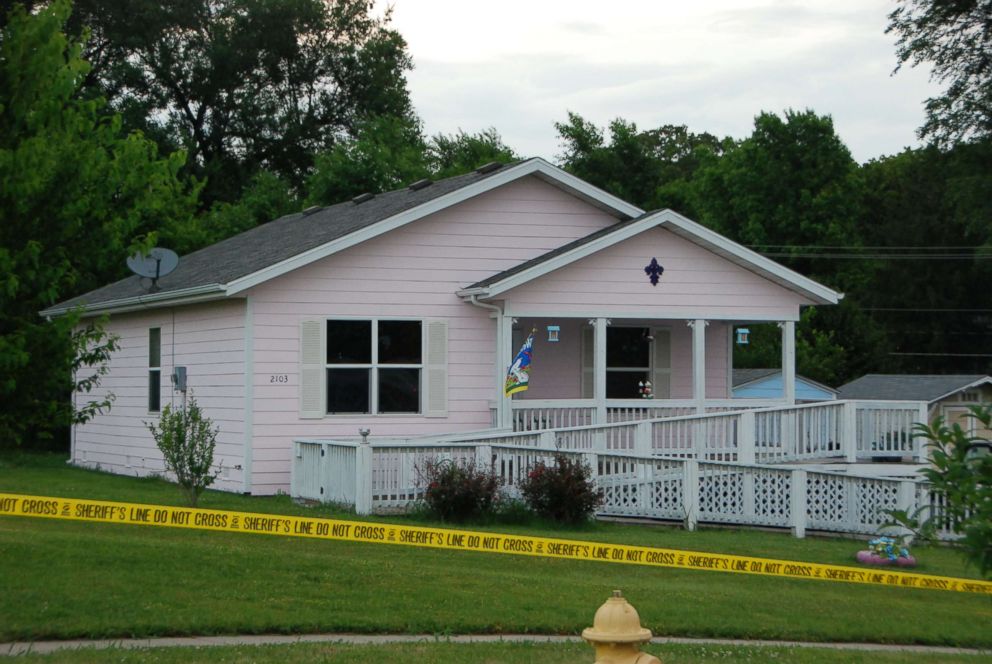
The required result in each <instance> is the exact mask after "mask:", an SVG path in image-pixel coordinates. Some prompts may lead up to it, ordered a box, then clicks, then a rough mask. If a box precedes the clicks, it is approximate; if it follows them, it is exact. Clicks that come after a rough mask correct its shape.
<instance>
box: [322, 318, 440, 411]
mask: <svg viewBox="0 0 992 664" xmlns="http://www.w3.org/2000/svg"><path fill="white" fill-rule="evenodd" d="M421 328H422V325H421V321H418V320H329V321H327V412H328V413H331V414H343V413H362V414H388V413H419V412H420V409H421V406H420V392H421V372H422V370H423V359H422V358H423V343H422V333H421V332H422V330H421Z"/></svg>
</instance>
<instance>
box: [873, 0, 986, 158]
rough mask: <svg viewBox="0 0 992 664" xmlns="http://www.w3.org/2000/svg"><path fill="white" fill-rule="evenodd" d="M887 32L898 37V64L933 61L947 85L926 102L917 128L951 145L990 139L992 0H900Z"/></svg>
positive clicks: (935, 75) (933, 76)
mask: <svg viewBox="0 0 992 664" xmlns="http://www.w3.org/2000/svg"><path fill="white" fill-rule="evenodd" d="M898 4H899V6H898V7H897V8H896V9H895V10H893V11H892V13H891V14H889V25H888V27H887V28H886V30H885V31H886V33H892V34H895V36H896V38H897V39H896V56H897V57H898V59H899V66H897V67H896V71H898V70H899V67H901V66H902V65H904V64H906V63H907V62H908V63H910V64H911V65H912V66H914V67H915V66H916V65H920V64H929V65H930V66H931V67H932V70H931V74H930V78H931V80H934V81H937V82H938V83H942V84H945V85H946V89H945V90H944V93H943V94H941V95H940V96H937V97H932V98H930V99H928V100H927V101H926V105H925V107H926V114H927V117H926V121H925V122H924V124H923V126H922V127H921V128H920V130H919V134H920V136H921V137H922V138H931V139H933V140H934V141H935V142H937V143H938V144H939V145H941V146H944V147H947V146H948V145H951V144H953V143H957V142H961V141H964V140H969V139H973V138H992V57H989V53H992V0H950V1H949V0H899V2H898Z"/></svg>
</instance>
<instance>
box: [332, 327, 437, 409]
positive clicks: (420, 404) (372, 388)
mask: <svg viewBox="0 0 992 664" xmlns="http://www.w3.org/2000/svg"><path fill="white" fill-rule="evenodd" d="M333 321H341V322H369V323H371V331H370V337H369V343H370V344H371V346H372V347H371V355H370V362H369V363H367V364H364V363H354V362H349V363H340V364H332V363H330V362H328V361H327V359H328V357H327V355H328V352H327V351H328V343H327V338H328V336H329V331H328V323H331V322H333ZM382 321H384V322H410V323H417V324H418V325H419V326H420V363H419V364H409V363H404V364H382V363H380V362H379V323H380V322H382ZM426 329H427V325H426V320H425V319H423V318H417V317H412V316H375V317H370V316H332V317H328V318H325V319H324V339H325V340H324V349H323V353H324V383H325V385H326V384H327V381H328V380H329V373H330V371H331V370H333V369H367V370H368V371H369V410H368V412H331V411H330V410H328V407H329V406H330V403H329V399H330V395H329V394H325V395H324V416H325V417H355V416H356V415H368V416H372V417H410V416H423V414H424V371H425V369H426V366H427V365H426V363H425V362H424V358H425V356H426V354H427V339H426V334H425V332H426ZM380 369H416V370H417V371H418V372H419V373H418V380H417V410H416V411H408V412H388V413H382V412H379V370H380ZM325 391H326V390H325Z"/></svg>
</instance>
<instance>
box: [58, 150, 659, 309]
mask: <svg viewBox="0 0 992 664" xmlns="http://www.w3.org/2000/svg"><path fill="white" fill-rule="evenodd" d="M530 175H533V176H536V177H538V178H540V179H542V180H543V181H545V182H548V183H549V184H552V185H553V186H555V187H558V188H560V189H562V190H564V191H567V192H568V193H570V194H572V195H575V196H577V197H578V198H580V199H582V200H584V201H586V202H589V203H591V204H593V205H595V206H596V207H598V208H600V209H603V210H606V211H608V212H610V213H611V214H613V215H614V216H616V217H617V218H619V219H626V218H629V217H632V216H637V215H639V214H641V212H642V211H641V210H640V208H637V207H635V206H633V205H631V204H629V203H626V202H624V201H622V200H620V199H618V198H616V197H615V196H613V195H611V194H608V193H606V192H605V191H602V190H600V189H598V188H596V187H594V186H592V185H590V184H588V183H587V182H584V181H583V180H580V179H579V178H576V177H575V176H573V175H570V174H568V173H566V172H565V171H563V170H561V169H559V168H556V167H554V166H552V165H551V164H549V163H548V162H546V161H544V160H543V159H539V158H535V159H528V160H526V161H522V162H519V163H516V164H511V165H507V166H504V167H501V168H497V169H495V170H486V169H479V170H477V171H475V172H472V173H467V174H465V175H459V176H455V177H452V178H447V179H445V180H440V181H438V182H435V183H431V184H429V185H427V186H424V187H421V188H417V189H414V188H410V187H407V188H405V189H399V190H395V191H391V192H387V193H384V194H379V195H377V196H374V197H372V198H370V199H367V200H365V201H363V202H361V203H356V202H354V201H348V202H345V203H338V204H336V205H332V206H329V207H326V208H322V209H317V210H311V211H307V212H302V213H297V214H292V215H287V216H285V217H282V218H280V219H277V220H275V221H271V222H269V223H266V224H263V225H261V226H258V227H256V228H253V229H251V230H248V231H245V232H244V233H241V234H239V235H236V236H233V237H231V238H228V239H226V240H222V241H221V242H217V243H215V244H212V245H210V246H208V247H205V248H203V249H200V250H199V251H195V252H193V253H191V254H188V255H186V256H183V257H182V259H181V260H180V263H179V267H178V268H177V269H176V270H175V271H174V272H173V273H171V274H169V275H167V276H166V277H164V278H162V279H160V280H159V282H158V286H159V290H158V291H157V292H155V293H149V292H148V291H147V290H146V289H145V288H144V287H143V286H142V284H141V283H140V280H139V278H138V277H137V276H131V277H127V278H125V279H122V280H120V281H117V282H115V283H112V284H109V285H107V286H103V287H102V288H98V289H96V290H93V291H91V292H89V293H86V294H84V295H81V296H79V297H76V298H73V299H71V300H67V301H65V302H62V303H60V304H58V305H56V306H54V307H51V308H49V309H47V310H45V311H43V312H42V314H44V315H58V314H62V313H65V312H66V311H68V310H69V309H72V308H74V307H77V306H84V307H85V309H86V311H87V313H91V314H95V313H102V312H107V311H128V310H131V309H134V308H145V307H149V306H167V305H174V304H179V303H188V302H193V301H197V300H204V299H217V298H222V297H228V296H232V295H236V294H238V293H241V292H243V291H245V290H247V289H248V288H251V287H253V286H255V285H258V284H260V283H263V282H265V281H268V280H269V279H272V278H275V277H278V276H280V275H282V274H285V273H287V272H290V271H292V270H295V269H297V268H300V267H303V266H305V265H308V264H310V263H312V262H314V261H317V260H320V259H321V258H324V257H326V256H329V255H331V254H333V253H336V252H338V251H341V250H343V249H346V248H348V247H350V246H354V245H356V244H358V243H360V242H364V241H366V240H368V239H371V238H373V237H377V236H378V235H381V234H383V233H387V232H389V231H391V230H393V229H395V228H399V227H402V226H404V225H406V224H408V223H411V222H413V221H415V220H417V219H420V218H423V217H425V216H427V215H429V214H433V213H435V212H438V211H440V210H443V209H446V208H448V207H451V206H453V205H456V204H458V203H460V202H462V201H465V200H468V199H469V198H472V197H474V196H477V195H479V194H482V193H484V192H487V191H491V190H492V189H495V188H497V187H500V186H502V185H504V184H507V183H509V182H513V181H516V180H518V179H520V178H523V177H527V176H530Z"/></svg>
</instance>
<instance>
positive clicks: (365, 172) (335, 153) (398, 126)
mask: <svg viewBox="0 0 992 664" xmlns="http://www.w3.org/2000/svg"><path fill="white" fill-rule="evenodd" d="M426 149H427V148H426V145H425V143H424V139H423V135H422V134H421V131H420V126H419V124H418V123H411V122H410V121H409V120H408V119H407V118H403V117H396V116H379V117H374V118H370V119H369V120H367V121H365V122H363V123H361V125H360V126H359V127H358V131H357V135H356V136H355V138H353V139H350V140H343V141H341V142H339V143H338V144H337V145H335V146H334V147H333V148H332V149H331V150H329V151H327V152H324V153H321V154H318V155H317V157H316V159H315V165H314V169H313V173H312V174H311V175H310V177H309V178H308V180H307V192H308V194H307V204H308V205H331V204H333V203H340V202H341V201H346V200H348V199H350V198H353V197H354V196H357V195H359V194H363V193H379V192H382V191H389V190H390V189H396V188H398V187H401V186H403V185H404V184H407V183H409V182H412V181H414V180H419V179H420V178H424V177H427V175H428V170H427V159H426V155H425V152H426Z"/></svg>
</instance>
